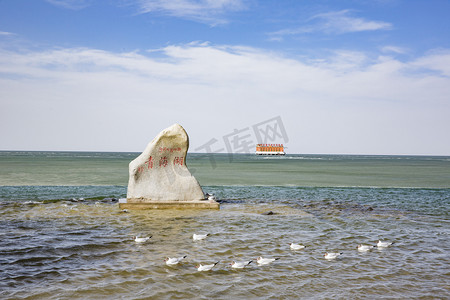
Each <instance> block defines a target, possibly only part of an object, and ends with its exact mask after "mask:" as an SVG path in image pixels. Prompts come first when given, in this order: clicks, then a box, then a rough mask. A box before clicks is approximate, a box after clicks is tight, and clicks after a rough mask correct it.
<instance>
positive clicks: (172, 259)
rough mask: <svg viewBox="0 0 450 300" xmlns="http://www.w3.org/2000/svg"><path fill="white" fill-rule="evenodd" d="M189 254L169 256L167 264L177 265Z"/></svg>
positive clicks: (166, 260)
mask: <svg viewBox="0 0 450 300" xmlns="http://www.w3.org/2000/svg"><path fill="white" fill-rule="evenodd" d="M186 257H187V256H186V255H185V256H182V257H167V258H166V259H165V260H164V261H165V262H166V265H168V266H170V265H176V264H178V263H179V262H181V261H182V260H183V259H185V258H186Z"/></svg>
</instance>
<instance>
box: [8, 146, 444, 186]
mask: <svg viewBox="0 0 450 300" xmlns="http://www.w3.org/2000/svg"><path fill="white" fill-rule="evenodd" d="M137 155H138V153H94V152H5V151H3V152H1V151H0V166H1V169H0V185H3V186H5V185H118V186H126V185H127V183H128V163H129V162H130V161H131V160H133V159H134V158H135V157H137ZM187 164H188V167H189V169H190V170H191V173H193V174H194V176H195V177H196V178H197V179H198V181H199V182H200V184H201V185H203V186H210V185H221V186H224V185H250V186H253V185H269V186H305V187H311V186H313V187H414V188H419V187H420V188H450V157H447V156H443V157H437V156H366V155H361V156H357V155H287V156H284V157H262V156H255V155H250V154H234V155H227V154H212V155H207V154H188V158H187Z"/></svg>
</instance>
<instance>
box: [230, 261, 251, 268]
mask: <svg viewBox="0 0 450 300" xmlns="http://www.w3.org/2000/svg"><path fill="white" fill-rule="evenodd" d="M252 261H253V260H248V261H241V262H236V261H233V262H232V263H231V264H230V265H231V267H232V268H233V269H243V268H245V267H246V266H248V265H249V264H251V263H252Z"/></svg>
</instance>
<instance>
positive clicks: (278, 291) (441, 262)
mask: <svg viewBox="0 0 450 300" xmlns="http://www.w3.org/2000/svg"><path fill="white" fill-rule="evenodd" d="M137 155H138V154H137V153H88V152H6V151H3V152H0V229H1V230H0V298H2V299H105V298H108V299H150V298H152V299H186V298H187V299H189V298H190V299H210V298H217V299H330V298H337V299H366V298H380V299H381V298H382V299H400V298H401V299H449V298H450V271H449V270H450V268H449V265H450V259H449V258H448V254H449V253H450V239H449V233H450V226H449V225H450V219H449V204H450V157H432V156H429V157H427V156H417V157H415V156H345V155H287V156H285V157H257V156H253V155H232V156H230V155H226V154H215V155H203V154H190V155H188V158H187V165H188V167H189V169H190V170H191V172H192V173H193V174H194V176H195V177H196V178H197V179H198V180H199V182H200V184H201V185H202V187H203V190H204V191H205V192H209V193H214V194H215V195H216V196H217V197H218V198H219V199H220V200H221V202H222V204H221V209H220V210H218V211H217V210H213V211H208V210H187V211H181V210H170V211H130V212H128V213H124V212H122V211H121V210H120V209H119V208H118V203H117V199H119V198H124V197H126V189H127V188H126V185H127V181H128V163H129V162H130V161H131V160H132V159H134V158H135V157H136V156H137ZM269 211H272V212H273V213H274V214H272V215H266V214H264V213H266V212H269ZM193 233H210V236H209V237H208V238H207V239H206V240H204V241H199V242H194V241H193V240H192V234H193ZM134 235H141V236H145V235H152V236H153V237H152V238H151V239H150V241H149V242H148V243H145V244H136V243H135V242H134V241H133V240H132V236H134ZM379 239H382V240H386V241H391V242H394V244H393V245H392V246H390V247H388V248H386V249H377V248H374V249H373V250H371V251H369V252H366V253H361V252H358V251H357V249H356V246H357V245H358V244H370V245H374V244H375V243H376V241H378V240H379ZM291 242H298V243H302V244H304V245H305V246H306V248H305V249H303V250H300V251H292V250H290V248H289V244H290V243H291ZM330 251H331V252H342V253H343V254H342V255H341V256H340V257H339V258H338V259H336V260H332V261H327V260H325V259H324V258H323V254H324V253H325V252H330ZM183 255H187V257H186V259H185V260H184V262H183V263H182V264H180V265H177V266H174V267H169V266H166V265H165V264H164V259H165V257H166V256H171V257H172V256H183ZM258 256H263V257H277V258H279V260H277V261H275V262H274V263H272V264H270V265H267V266H258V265H257V264H256V261H255V259H256V258H257V257H258ZM251 259H253V260H254V262H253V263H251V264H250V265H249V266H248V267H246V268H245V269H242V270H233V269H231V268H230V265H229V264H230V263H231V262H232V261H233V260H236V261H244V260H251ZM217 261H220V262H219V263H218V264H217V266H216V267H215V268H214V269H213V270H212V271H210V272H197V270H196V268H195V265H196V264H198V263H208V264H209V263H214V262H217Z"/></svg>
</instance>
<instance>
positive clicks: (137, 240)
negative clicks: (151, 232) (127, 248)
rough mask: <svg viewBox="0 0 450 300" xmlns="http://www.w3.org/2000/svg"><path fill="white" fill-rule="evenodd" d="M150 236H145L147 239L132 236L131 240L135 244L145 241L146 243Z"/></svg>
mask: <svg viewBox="0 0 450 300" xmlns="http://www.w3.org/2000/svg"><path fill="white" fill-rule="evenodd" d="M151 237H152V236H147V237H137V236H133V239H134V241H135V242H136V243H145V242H146V241H148V240H149V239H150V238H151Z"/></svg>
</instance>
